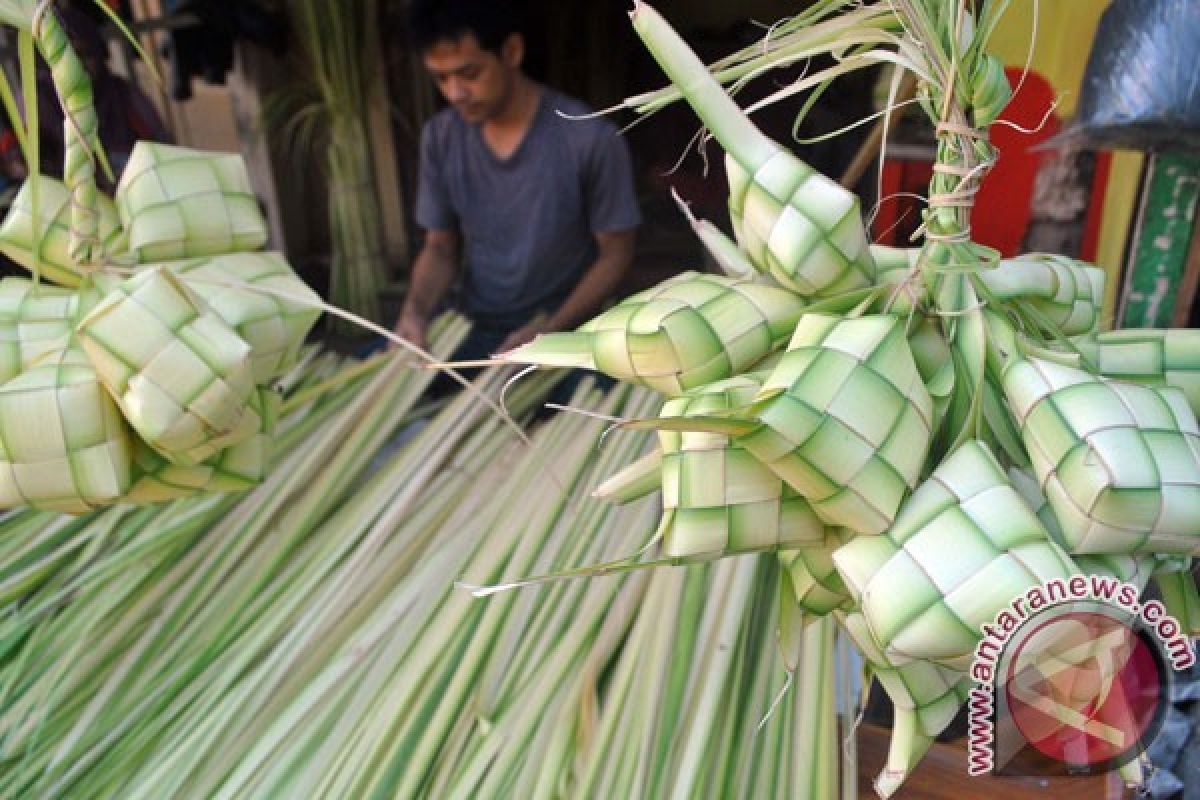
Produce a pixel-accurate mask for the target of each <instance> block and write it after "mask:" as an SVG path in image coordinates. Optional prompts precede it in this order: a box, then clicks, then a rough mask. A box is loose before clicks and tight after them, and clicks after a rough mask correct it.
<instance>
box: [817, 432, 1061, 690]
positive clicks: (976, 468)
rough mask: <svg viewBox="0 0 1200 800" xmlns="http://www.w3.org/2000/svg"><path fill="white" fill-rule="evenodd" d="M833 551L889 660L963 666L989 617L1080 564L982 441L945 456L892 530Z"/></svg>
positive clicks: (864, 537)
mask: <svg viewBox="0 0 1200 800" xmlns="http://www.w3.org/2000/svg"><path fill="white" fill-rule="evenodd" d="M833 558H834V563H836V564H837V567H838V571H839V572H841V574H842V578H843V579H844V580H845V582H846V586H847V588H848V589H849V590H850V592H851V595H852V596H853V597H854V599H855V601H856V602H857V603H858V605H859V608H860V609H861V611H862V614H863V617H864V619H865V620H866V624H867V626H868V628H869V629H870V632H871V635H872V636H873V637H874V639H875V642H876V644H877V645H878V646H879V648H880V649H881V650H882V651H883V652H884V653H886V654H887V656H888V658H889V660H892V661H894V662H895V663H901V662H902V661H903V660H904V659H910V658H911V659H927V660H929V661H933V662H935V663H938V664H941V665H943V666H947V667H950V668H952V669H961V670H963V671H965V670H967V669H968V668H969V667H970V663H971V658H972V654H973V652H974V650H975V646H976V644H977V643H978V642H979V639H980V638H981V637H982V633H981V630H980V629H981V626H982V625H984V624H986V623H990V622H992V621H993V620H994V619H995V617H996V615H997V614H998V613H999V612H1000V611H1002V610H1003V609H1006V608H1008V607H1009V605H1010V604H1011V603H1012V601H1013V600H1014V599H1015V598H1017V597H1019V596H1020V595H1021V594H1023V593H1024V592H1025V591H1026V590H1028V589H1030V588H1032V587H1034V586H1039V585H1041V584H1044V583H1045V582H1047V581H1049V580H1052V579H1056V578H1068V577H1070V575H1072V574H1073V573H1074V572H1075V566H1074V564H1073V563H1072V562H1071V559H1070V558H1069V557H1068V556H1067V554H1066V553H1064V552H1063V551H1062V549H1061V548H1060V547H1058V545H1056V544H1054V542H1053V541H1052V540H1051V539H1050V536H1049V534H1048V533H1047V532H1046V529H1045V528H1043V527H1042V524H1041V523H1040V522H1039V521H1038V519H1037V517H1035V516H1034V514H1033V512H1032V511H1031V510H1030V509H1029V507H1028V506H1027V505H1026V504H1025V501H1024V500H1023V499H1022V498H1021V496H1020V495H1019V494H1017V491H1016V490H1015V489H1013V487H1012V486H1011V485H1010V484H1009V482H1008V478H1007V477H1006V476H1005V473H1004V470H1003V469H1001V467H1000V465H999V464H998V463H997V462H996V459H995V457H994V456H993V455H992V454H991V452H990V451H989V450H988V449H987V446H986V445H984V444H983V443H982V442H979V441H970V442H967V443H966V444H964V445H963V446H961V447H960V448H959V449H958V450H956V451H955V452H954V453H953V455H951V456H949V457H948V458H947V459H946V460H945V461H944V462H942V464H941V466H939V467H938V468H937V469H936V470H935V471H934V473H933V475H932V476H930V478H929V479H928V480H926V481H925V482H924V483H923V484H921V486H920V488H918V489H917V491H916V492H914V493H913V494H912V496H911V497H909V499H908V500H907V501H906V502H905V504H904V506H903V507H902V508H901V509H900V513H899V515H898V516H897V517H896V522H895V524H894V525H893V526H892V527H891V528H890V529H889V530H888V531H887V532H886V533H885V534H883V535H882V536H860V537H858V538H856V539H854V540H853V541H851V542H849V543H847V544H846V545H844V546H843V547H842V548H840V549H839V550H837V551H836V552H835V553H834V556H833Z"/></svg>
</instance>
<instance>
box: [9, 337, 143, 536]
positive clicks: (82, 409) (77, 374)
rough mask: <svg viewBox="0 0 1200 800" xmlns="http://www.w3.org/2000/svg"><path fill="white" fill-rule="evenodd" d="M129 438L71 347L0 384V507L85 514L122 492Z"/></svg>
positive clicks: (129, 458) (87, 367) (126, 481)
mask: <svg viewBox="0 0 1200 800" xmlns="http://www.w3.org/2000/svg"><path fill="white" fill-rule="evenodd" d="M132 439H133V437H132V434H131V433H130V431H129V428H128V426H127V425H126V423H125V420H124V419H123V418H122V417H121V413H120V411H118V410H117V407H116V405H115V404H114V403H113V401H112V398H111V397H110V396H109V394H108V392H107V391H105V388H104V386H103V385H102V384H101V382H100V380H99V377H98V376H97V375H96V370H95V369H94V368H93V367H92V364H91V362H90V361H89V360H88V358H87V356H85V355H84V354H83V352H82V351H80V350H79V349H77V348H75V347H71V348H69V349H66V350H61V351H58V352H53V353H47V354H45V355H44V356H43V357H42V358H41V359H40V360H39V361H37V362H36V363H35V364H34V365H33V366H32V367H30V368H29V369H27V370H25V371H24V372H22V373H21V374H20V375H18V376H17V377H15V378H13V379H12V380H10V381H8V382H6V383H4V384H3V385H0V507H4V508H12V507H14V506H19V505H28V506H31V507H33V508H41V509H46V510H50V511H61V512H65V513H72V514H78V513H84V512H87V511H91V510H93V509H96V508H100V507H102V506H105V505H108V504H110V503H113V502H116V501H117V500H118V499H119V498H120V497H121V495H123V494H124V493H125V491H126V490H127V489H128V488H129V483H130V479H131V472H132V454H133V443H132Z"/></svg>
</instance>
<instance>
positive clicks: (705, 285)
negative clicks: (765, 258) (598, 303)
mask: <svg viewBox="0 0 1200 800" xmlns="http://www.w3.org/2000/svg"><path fill="white" fill-rule="evenodd" d="M803 306H804V301H803V300H801V299H800V298H799V297H797V296H796V295H795V294H793V293H792V292H789V291H787V290H785V289H779V288H777V287H773V286H764V285H762V284H759V283H755V282H753V281H750V280H739V279H735V278H727V277H724V276H720V275H700V274H697V273H694V272H687V273H684V274H682V275H677V276H675V277H673V278H671V279H669V280H667V281H665V282H663V283H661V284H659V285H658V286H655V287H653V288H651V289H647V290H646V291H644V292H639V293H638V294H635V295H633V296H631V297H629V298H627V299H625V300H623V301H622V302H621V303H619V304H617V305H616V306H614V307H613V308H611V309H609V310H608V311H605V312H604V313H602V314H600V315H599V316H598V317H596V318H594V319H592V320H590V321H589V322H587V323H585V324H584V325H583V326H582V327H580V328H579V330H578V331H575V332H572V333H550V334H543V335H542V336H539V337H537V338H536V339H534V340H533V341H532V342H530V343H529V344H527V345H524V346H522V347H518V348H517V349H516V350H513V351H512V352H510V353H506V354H505V356H504V357H505V359H506V360H508V361H513V362H517V363H525V364H540V365H543V366H560V367H583V368H585V369H594V370H599V371H600V372H604V373H606V374H608V375H611V376H612V377H614V378H618V379H620V380H625V381H630V382H633V383H639V384H642V385H644V386H647V387H649V388H651V389H655V390H656V391H659V392H662V393H663V394H665V395H669V396H671V397H677V396H679V395H681V394H683V393H684V392H686V391H687V390H689V389H694V388H696V387H699V386H703V385H705V384H708V383H713V382H714V381H719V380H724V379H726V378H730V377H733V376H734V375H737V374H740V373H742V372H745V371H746V370H747V369H748V368H750V367H752V366H754V365H755V364H756V363H757V362H759V361H761V360H762V359H763V358H764V357H765V356H767V355H768V354H769V353H770V352H771V351H772V350H774V349H776V348H778V347H780V346H782V345H783V344H784V343H785V342H786V341H787V337H788V336H789V335H790V333H791V331H792V328H793V327H794V326H795V324H796V320H798V319H799V318H800V315H801V313H802V310H803Z"/></svg>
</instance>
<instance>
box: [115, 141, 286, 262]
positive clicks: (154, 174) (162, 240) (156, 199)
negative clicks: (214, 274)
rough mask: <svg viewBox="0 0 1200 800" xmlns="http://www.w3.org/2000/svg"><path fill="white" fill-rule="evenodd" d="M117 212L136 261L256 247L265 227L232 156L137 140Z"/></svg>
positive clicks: (244, 176)
mask: <svg viewBox="0 0 1200 800" xmlns="http://www.w3.org/2000/svg"><path fill="white" fill-rule="evenodd" d="M116 200H117V210H118V212H119V213H120V216H121V224H122V225H123V226H124V227H125V230H126V231H128V234H129V242H128V246H129V249H130V251H131V252H133V253H134V254H136V256H137V259H138V261H139V262H140V263H143V264H146V263H153V262H156V261H168V260H171V259H179V258H191V257H193V256H206V255H216V254H217V253H233V252H238V251H247V250H258V249H259V248H260V247H262V246H263V244H265V243H266V241H267V226H266V222H265V221H264V219H263V215H262V212H261V211H260V210H259V207H258V200H257V198H256V197H255V195H254V190H253V189H252V188H251V186H250V176H249V175H248V174H247V172H246V165H245V162H244V161H242V157H241V156H240V155H237V154H234V153H206V152H202V151H199V150H191V149H188V148H186V147H174V146H171V145H165V144H155V143H152V142H138V143H137V144H136V145H134V148H133V152H132V153H131V154H130V156H129V163H128V164H127V165H126V167H125V171H124V172H123V173H122V174H121V181H120V183H118V184H117V193H116Z"/></svg>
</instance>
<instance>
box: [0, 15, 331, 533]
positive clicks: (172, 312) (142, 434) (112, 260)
mask: <svg viewBox="0 0 1200 800" xmlns="http://www.w3.org/2000/svg"><path fill="white" fill-rule="evenodd" d="M24 11H26V12H27V14H26V13H20V12H19V11H18V10H6V9H0V17H2V18H3V20H4V21H5V22H7V23H9V24H12V25H15V26H17V27H18V28H20V29H24V30H27V31H28V32H29V33H31V34H32V36H33V38H34V41H35V43H36V45H37V48H38V50H39V52H40V53H41V55H42V57H43V58H44V59H45V60H46V62H47V63H48V64H49V65H50V68H51V74H52V76H53V83H54V87H55V89H56V91H57V92H58V94H59V99H60V100H61V102H62V105H63V109H64V111H65V112H66V117H67V119H66V122H65V125H64V130H65V143H66V147H65V156H64V176H65V177H64V180H63V181H57V180H54V179H52V178H48V177H45V176H31V177H30V178H29V179H28V180H27V181H26V182H25V184H24V185H23V186H22V188H21V190H20V191H19V192H18V194H17V197H16V199H15V200H14V203H13V206H12V208H11V209H10V211H9V214H8V216H7V217H6V218H5V220H4V221H3V223H0V252H3V253H4V254H6V255H7V256H9V257H10V258H12V259H13V260H14V261H16V262H17V263H18V264H21V265H22V266H24V267H26V268H28V269H29V270H30V271H31V272H33V273H34V276H35V278H34V280H33V281H27V280H22V279H19V278H7V279H5V280H4V281H3V282H0V408H2V409H7V413H8V414H9V415H10V417H6V420H5V421H4V423H3V424H0V507H13V506H17V505H30V506H34V507H38V508H45V509H53V510H60V511H67V512H71V513H78V512H83V511H90V510H92V509H95V508H99V507H102V506H104V505H108V504H112V503H117V502H128V503H137V504H140V503H156V502H162V501H165V500H168V499H173V498H175V497H181V496H186V495H188V494H196V493H202V492H220V491H231V490H238V489H245V488H248V487H249V486H252V485H254V484H256V483H258V482H260V481H261V480H262V479H263V477H264V471H265V469H266V464H267V463H268V460H269V452H270V441H271V436H272V431H273V428H274V419H275V416H276V414H277V406H278V398H277V397H276V395H275V393H274V392H272V391H271V389H270V384H271V382H272V381H273V380H274V379H275V378H277V377H278V376H280V375H281V374H283V372H284V371H286V370H287V369H288V368H289V367H290V366H291V365H292V364H293V363H294V361H295V359H296V357H297V355H298V352H299V349H300V346H301V344H302V343H303V341H304V338H305V337H306V336H307V334H308V332H309V330H310V329H311V327H312V326H313V324H314V323H315V322H316V319H317V317H318V316H319V313H320V308H321V306H322V303H321V301H320V298H318V297H317V296H316V295H315V294H314V293H313V292H312V290H311V289H309V288H308V287H307V286H305V285H304V283H303V282H302V281H301V280H300V279H299V278H298V277H296V275H295V273H294V272H293V271H292V270H291V268H290V267H289V266H288V264H287V262H286V261H285V260H284V259H283V257H282V256H280V255H279V254H277V253H264V252H258V251H259V250H260V248H262V247H263V245H264V244H265V243H266V241H267V229H266V223H265V221H264V220H263V216H262V213H261V211H260V210H259V205H258V200H257V198H256V197H255V195H254V192H253V189H252V186H251V182H250V178H249V175H248V174H247V172H246V168H245V165H244V163H243V162H242V159H241V157H240V156H239V155H236V154H232V153H229V154H224V153H206V152H202V151H198V150H192V149H189V148H185V147H175V146H170V145H163V144H156V143H150V142H139V143H138V144H137V145H136V146H135V147H134V150H133V152H132V154H131V156H130V159H129V162H128V163H127V165H126V167H125V170H124V172H123V173H122V175H121V176H120V180H119V181H118V183H117V190H116V196H115V199H109V198H107V197H105V196H104V195H103V194H101V193H100V192H99V191H98V190H97V189H96V185H95V169H96V167H95V162H96V159H97V158H98V156H99V155H101V154H100V151H99V139H98V136H97V120H96V114H95V110H94V108H93V107H92V91H91V86H90V81H89V78H88V75H87V72H86V70H85V69H84V67H83V65H82V63H81V62H80V61H79V59H78V58H77V57H76V56H75V54H74V52H73V51H72V49H71V43H70V40H69V38H68V37H67V36H66V34H65V32H64V30H63V28H62V26H61V24H60V23H59V20H58V18H57V17H56V15H55V14H54V11H53V8H52V5H51V4H39V5H37V6H36V7H34V5H33V4H29V7H28V8H27V9H24ZM16 125H17V126H18V127H20V120H17V121H16ZM19 133H20V136H19V138H20V139H21V140H22V141H27V140H28V136H27V135H26V131H25V130H24V129H23V128H22V129H21V130H20V131H19ZM46 281H50V282H52V283H47V282H46ZM54 284H58V285H57V286H56V285H54ZM10 419H11V424H9V420H10Z"/></svg>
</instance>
